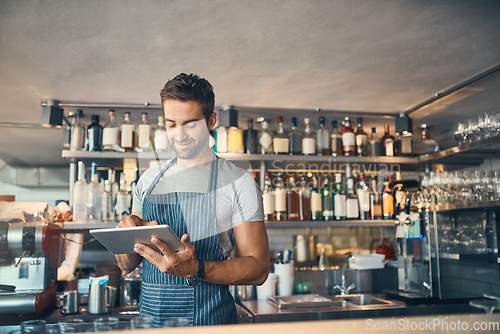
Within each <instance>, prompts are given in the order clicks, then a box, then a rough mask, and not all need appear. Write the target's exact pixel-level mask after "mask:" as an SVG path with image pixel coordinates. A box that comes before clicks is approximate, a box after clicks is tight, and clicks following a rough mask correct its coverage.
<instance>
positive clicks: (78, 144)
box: [69, 109, 85, 151]
mask: <svg viewBox="0 0 500 334" xmlns="http://www.w3.org/2000/svg"><path fill="white" fill-rule="evenodd" d="M82 116H83V111H82V110H80V109H78V110H77V111H76V115H75V116H74V117H73V119H72V124H71V140H70V145H69V149H70V150H71V151H84V150H85V128H84V127H83V125H82V124H81V119H82Z"/></svg>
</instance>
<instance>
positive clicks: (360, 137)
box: [356, 117, 368, 156]
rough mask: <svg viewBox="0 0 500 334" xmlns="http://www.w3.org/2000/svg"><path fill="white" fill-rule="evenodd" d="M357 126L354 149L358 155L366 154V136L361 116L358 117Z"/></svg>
mask: <svg viewBox="0 0 500 334" xmlns="http://www.w3.org/2000/svg"><path fill="white" fill-rule="evenodd" d="M357 121H358V128H357V129H356V149H357V153H358V156H367V155H368V136H367V135H366V132H365V131H364V130H363V118H362V117H358V119H357Z"/></svg>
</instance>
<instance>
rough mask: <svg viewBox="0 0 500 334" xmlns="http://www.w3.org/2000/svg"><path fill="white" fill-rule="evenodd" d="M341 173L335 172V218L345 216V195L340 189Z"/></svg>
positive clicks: (343, 217)
mask: <svg viewBox="0 0 500 334" xmlns="http://www.w3.org/2000/svg"><path fill="white" fill-rule="evenodd" d="M342 188H343V187H342V174H340V173H337V174H335V195H334V198H333V199H334V212H335V219H336V220H343V219H345V218H346V197H345V193H344V190H343V189H342Z"/></svg>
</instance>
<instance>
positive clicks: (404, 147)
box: [399, 131, 413, 157]
mask: <svg viewBox="0 0 500 334" xmlns="http://www.w3.org/2000/svg"><path fill="white" fill-rule="evenodd" d="M399 141H400V143H399V147H400V152H401V156H402V157H412V156H413V134H412V133H411V132H407V131H405V132H404V133H402V134H401V135H400V136H399Z"/></svg>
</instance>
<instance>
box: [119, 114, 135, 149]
mask: <svg viewBox="0 0 500 334" xmlns="http://www.w3.org/2000/svg"><path fill="white" fill-rule="evenodd" d="M124 117H125V118H124V121H123V124H122V128H121V148H122V150H124V151H134V150H135V126H134V124H133V123H132V122H131V121H130V112H128V111H127V112H126V113H125V114H124Z"/></svg>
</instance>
